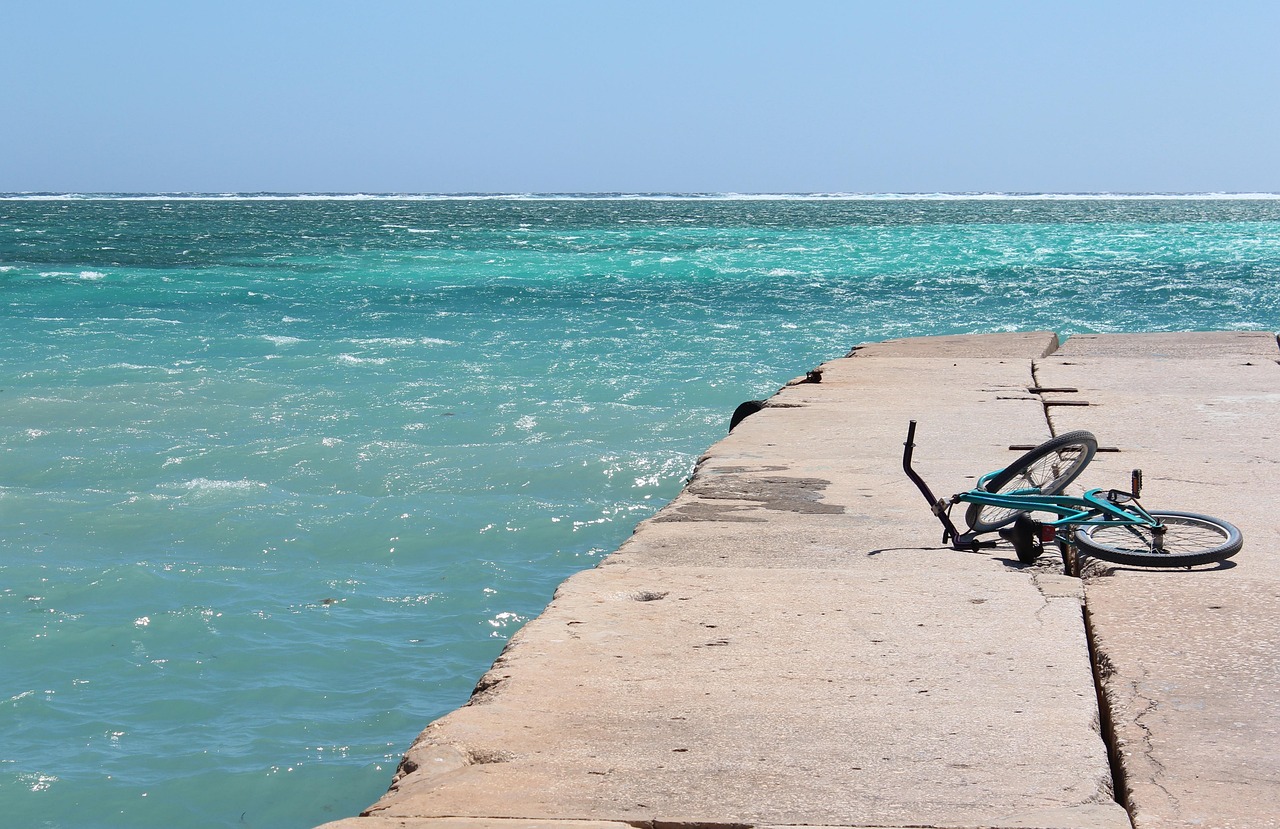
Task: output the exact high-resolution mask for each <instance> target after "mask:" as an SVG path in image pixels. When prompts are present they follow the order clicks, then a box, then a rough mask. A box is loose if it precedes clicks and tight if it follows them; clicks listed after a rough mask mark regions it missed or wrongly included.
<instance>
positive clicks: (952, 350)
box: [849, 331, 1058, 358]
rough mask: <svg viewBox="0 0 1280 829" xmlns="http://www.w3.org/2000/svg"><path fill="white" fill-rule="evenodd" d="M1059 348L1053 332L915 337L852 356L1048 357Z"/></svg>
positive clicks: (857, 348) (856, 350) (869, 346)
mask: <svg viewBox="0 0 1280 829" xmlns="http://www.w3.org/2000/svg"><path fill="white" fill-rule="evenodd" d="M1057 348H1058V335H1057V334H1055V333H1054V332H1052V331H1028V332H1019V333H1008V334H952V335H949V336H943V337H912V338H908V339H901V340H885V341H884V342H878V343H867V344H865V345H859V346H855V347H854V349H853V351H851V352H850V354H849V356H851V357H964V358H983V357H997V358H999V357H1012V358H1023V357H1030V358H1035V357H1045V356H1048V355H1049V354H1052V353H1053V352H1054V351H1055V350H1056V349H1057Z"/></svg>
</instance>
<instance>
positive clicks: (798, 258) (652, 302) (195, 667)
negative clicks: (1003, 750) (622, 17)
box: [0, 198, 1280, 829]
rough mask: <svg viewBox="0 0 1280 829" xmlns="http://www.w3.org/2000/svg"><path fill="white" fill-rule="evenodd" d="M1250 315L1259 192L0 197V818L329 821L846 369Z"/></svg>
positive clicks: (1261, 254)
mask: <svg viewBox="0 0 1280 829" xmlns="http://www.w3.org/2000/svg"><path fill="white" fill-rule="evenodd" d="M1278 327H1280V200H1275V199H1137V198H1127V199H1105V198H1086V199H1034V198H1001V199H972V198H971V199H947V198H933V199H873V198H863V199H812V198H784V199H746V198H737V199H726V198H697V199H672V198H612V199H604V198H577V199H572V198H562V199H552V198H547V199H534V198H509V199H491V198H473V199H465V198H461V199H387V198H361V199H334V198H330V199H325V198H292V199H270V198H257V199H231V198H223V199H206V200H192V199H175V198H143V199H118V198H117V199H104V200H89V199H83V198H58V199H38V198H17V199H8V200H0V683H3V686H2V687H0V703H3V704H2V705H0V814H3V815H5V816H6V817H5V825H9V826H15V827H28V826H30V827H37V826H49V827H55V826H56V827H72V826H75V827H95V826H103V827H108V826H113V827H114V826H120V827H123V826H128V827H143V828H144V829H146V828H148V827H172V826H179V825H180V826H190V827H232V826H236V827H239V826H257V827H308V826H313V825H315V824H318V823H321V822H324V821H326V820H331V819H335V818H338V817H343V816H347V815H351V814H354V813H356V812H357V811H359V810H360V809H361V808H363V807H364V806H366V805H368V804H369V803H371V802H372V801H373V800H375V799H376V798H377V797H378V796H379V795H380V794H381V793H382V792H383V791H384V790H385V789H386V787H387V785H388V783H389V782H390V778H391V774H392V772H393V771H394V769H395V766H396V763H397V762H398V760H399V757H400V755H401V753H402V752H403V751H404V750H405V748H407V746H408V744H409V742H410V741H411V740H412V739H413V737H414V736H415V735H416V734H417V732H418V731H419V730H420V729H421V728H422V727H423V726H424V725H425V724H426V723H427V722H428V721H430V720H431V719H433V718H435V717H437V716H439V715H441V714H443V713H445V712H446V711H448V710H450V709H452V708H454V707H456V706H458V705H460V704H461V703H463V702H464V701H465V700H466V698H467V696H468V694H469V692H470V690H471V687H472V686H473V684H474V682H475V680H476V679H477V678H478V677H479V675H480V674H481V673H482V672H483V671H484V670H485V668H487V666H488V665H489V663H490V662H491V661H492V660H493V658H494V657H495V656H497V654H498V652H499V651H500V649H501V648H502V645H503V643H504V642H505V641H506V639H507V638H508V637H509V636H510V635H511V633H512V632H514V631H515V630H516V629H518V627H519V626H520V625H521V624H522V623H523V622H524V621H526V620H527V619H529V618H531V617H532V616H534V615H536V614H537V613H538V612H539V611H540V610H541V608H542V607H543V606H544V605H545V603H546V602H547V600H548V599H549V598H550V595H551V593H552V591H553V590H554V588H555V585H556V584H558V583H559V582H560V581H561V580H563V579H564V578H565V577H566V576H567V575H569V574H570V573H572V572H574V571H576V570H579V569H582V568H585V567H590V566H592V565H594V564H595V563H596V562H597V561H598V560H599V558H600V557H601V556H603V555H605V554H607V553H608V552H610V551H611V550H613V549H614V548H616V547H617V545H618V544H619V543H620V542H621V541H622V540H623V539H624V538H625V537H626V536H627V535H628V534H629V533H630V532H631V529H632V528H633V526H634V525H635V524H636V523H637V522H638V521H639V520H641V519H643V518H644V517H646V516H648V515H650V514H652V513H653V512H654V511H655V510H657V509H658V508H659V507H660V506H661V505H662V504H663V503H665V502H666V501H667V500H669V499H670V498H671V497H672V496H674V495H675V494H676V492H677V491H678V490H679V488H680V486H681V484H682V480H683V478H684V477H685V476H686V475H687V474H688V473H689V471H690V469H691V468H692V464H693V462H694V460H695V458H696V457H697V456H698V455H699V454H700V453H701V452H702V451H703V450H704V449H705V448H706V447H707V446H708V445H710V444H711V443H712V442H714V441H715V440H717V439H718V438H720V437H721V436H723V435H724V433H725V430H726V428H727V424H728V417H729V414H730V413H731V412H732V410H733V408H734V406H735V405H736V404H737V403H739V402H741V401H743V400H746V399H751V398H758V397H763V396H766V395H768V394H769V393H771V392H772V391H773V390H774V389H776V388H777V387H778V386H779V385H780V384H782V383H784V382H785V381H787V380H788V379H790V378H792V377H794V376H796V375H798V374H802V373H803V372H804V371H805V370H806V369H807V368H810V367H812V366H814V365H816V364H818V363H820V362H822V361H824V360H827V359H830V358H833V357H837V356H840V355H843V354H844V353H846V352H847V351H848V349H849V348H850V347H851V346H852V345H855V344H857V343H860V342H865V341H873V340H879V339H884V338H887V337H901V336H915V335H927V334H944V333H957V332H984V331H1016V330H1031V329H1051V330H1056V331H1059V332H1061V333H1064V334H1070V333H1074V332H1086V331H1089V332H1092V331H1144V330H1181V329H1215V328H1244V329H1253V330H1268V331H1270V330H1275V329H1276V328H1278Z"/></svg>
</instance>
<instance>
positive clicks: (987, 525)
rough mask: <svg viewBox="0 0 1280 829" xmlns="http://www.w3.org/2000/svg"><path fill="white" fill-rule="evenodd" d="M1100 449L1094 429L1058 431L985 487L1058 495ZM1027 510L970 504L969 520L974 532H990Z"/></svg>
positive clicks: (990, 489)
mask: <svg viewBox="0 0 1280 829" xmlns="http://www.w3.org/2000/svg"><path fill="white" fill-rule="evenodd" d="M1097 451H1098V439H1097V438H1095V437H1094V436H1093V434H1092V433H1091V432H1086V431H1084V430H1079V431H1075V432H1067V433H1066V434H1064V435H1058V436H1057V437H1056V438H1050V439H1049V440H1046V441H1045V442H1044V443H1042V444H1040V445H1039V446H1037V447H1036V448H1035V449H1032V450H1031V451H1029V452H1027V453H1026V454H1025V455H1023V456H1022V457H1020V458H1018V459H1017V460H1016V461H1014V462H1013V463H1011V464H1009V465H1008V466H1006V467H1005V468H1004V469H1002V470H1001V471H1000V472H999V474H997V475H995V476H994V477H992V478H991V480H990V481H988V482H987V485H986V487H985V489H986V491H987V492H1014V491H1033V492H1036V493H1038V494H1040V495H1057V494H1058V493H1059V492H1062V490H1064V489H1066V488H1067V485H1068V484H1070V483H1071V482H1072V481H1074V480H1075V479H1076V478H1077V477H1078V476H1079V475H1080V473H1081V472H1083V471H1084V468H1085V467H1086V466H1088V465H1089V462H1090V461H1092V460H1093V456H1094V455H1095V454H1096V453H1097ZM1023 512H1024V511H1023V510H1018V509H1010V508H1008V507H996V506H990V505H984V504H970V505H969V509H968V510H967V511H966V512H965V521H966V522H967V523H968V524H969V529H971V530H973V531H974V532H976V533H989V532H995V531H996V530H998V529H1000V528H1001V527H1003V526H1005V525H1006V524H1009V523H1012V522H1013V520H1014V519H1015V518H1017V517H1018V516H1019V515H1021V514H1022V513H1023Z"/></svg>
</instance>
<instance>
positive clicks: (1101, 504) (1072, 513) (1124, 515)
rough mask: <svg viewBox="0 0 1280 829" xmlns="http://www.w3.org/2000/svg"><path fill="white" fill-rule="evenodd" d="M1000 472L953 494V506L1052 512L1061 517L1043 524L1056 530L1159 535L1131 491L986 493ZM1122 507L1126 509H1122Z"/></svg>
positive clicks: (1151, 520)
mask: <svg viewBox="0 0 1280 829" xmlns="http://www.w3.org/2000/svg"><path fill="white" fill-rule="evenodd" d="M1000 472H1001V470H998V469H997V470H996V471H995V472H992V473H990V474H988V475H984V476H982V478H981V479H980V480H979V481H978V487H977V488H975V489H970V490H968V491H966V492H961V493H958V494H957V495H953V496H952V498H951V501H952V503H960V502H964V503H969V504H982V505H983V506H992V507H1003V508H1005V509H1011V510H1017V511H1020V512H1051V513H1053V514H1055V515H1057V516H1058V518H1057V519H1056V520H1053V521H1042V522H1040V523H1042V524H1044V525H1045V526H1046V527H1053V528H1055V529H1059V528H1071V527H1085V526H1090V525H1095V526H1100V525H1103V524H1106V525H1109V526H1130V527H1147V528H1149V529H1151V530H1152V531H1153V532H1157V533H1158V532H1159V528H1160V526H1161V524H1160V522H1159V521H1157V520H1156V519H1155V518H1152V517H1151V514H1150V513H1148V512H1147V511H1146V510H1145V509H1143V508H1142V505H1140V504H1139V503H1138V502H1137V499H1136V497H1135V496H1134V494H1133V493H1132V492H1122V491H1121V490H1118V489H1110V490H1102V489H1091V490H1089V491H1088V492H1086V493H1085V494H1084V495H1083V496H1080V497H1076V496H1074V495H1041V494H1040V492H1039V490H1034V489H1028V490H1015V491H1013V492H1000V493H997V492H986V491H985V490H983V489H982V487H983V485H984V484H985V483H986V482H987V481H988V480H990V479H991V478H992V477H993V476H995V475H998V474H999V473H1000ZM1100 493H1105V494H1100ZM1121 504H1124V505H1125V506H1123V507H1121V506H1120V505H1121ZM1044 540H1048V539H1044Z"/></svg>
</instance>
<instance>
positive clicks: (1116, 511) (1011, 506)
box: [902, 420, 1244, 567]
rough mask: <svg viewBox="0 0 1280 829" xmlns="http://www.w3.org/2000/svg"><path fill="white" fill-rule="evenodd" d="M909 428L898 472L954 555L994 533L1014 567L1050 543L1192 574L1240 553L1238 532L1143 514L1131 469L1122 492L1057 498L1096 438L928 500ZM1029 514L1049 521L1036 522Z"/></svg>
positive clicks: (1079, 435) (1199, 519) (1037, 451)
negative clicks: (961, 507)
mask: <svg viewBox="0 0 1280 829" xmlns="http://www.w3.org/2000/svg"><path fill="white" fill-rule="evenodd" d="M915 434H916V422H915V421H914V420H913V421H911V422H910V424H909V425H908V427H907V440H906V443H905V444H904V446H905V448H904V449H903V452H902V468H903V469H904V470H905V471H906V473H907V476H908V477H909V478H911V480H912V482H913V483H915V485H916V486H917V487H918V488H919V489H920V492H921V494H923V495H924V497H925V500H926V501H928V502H929V507H930V509H931V510H932V512H933V514H934V515H935V516H937V518H938V520H939V521H941V522H942V526H943V532H942V543H943V544H947V543H950V544H951V547H952V548H953V549H956V550H978V549H981V548H983V547H994V546H995V545H996V544H997V543H998V542H996V541H995V540H985V539H981V538H980V536H982V535H986V534H988V533H999V534H1000V535H1001V537H1003V538H1004V539H1005V540H1007V541H1009V542H1010V543H1012V544H1013V548H1014V551H1015V552H1016V553H1017V555H1018V560H1019V561H1022V562H1023V563H1026V564H1030V563H1033V562H1034V561H1036V559H1038V558H1039V557H1040V555H1041V554H1042V553H1043V551H1044V545H1045V544H1046V543H1050V542H1053V543H1056V544H1057V545H1058V546H1059V547H1060V548H1062V550H1063V552H1064V559H1065V558H1066V553H1067V552H1068V551H1070V550H1078V551H1080V552H1084V553H1086V554H1087V555H1090V556H1093V557H1094V558H1099V559H1102V560H1104V561H1110V562H1112V563H1115V564H1125V565H1133V566H1137V567H1195V566H1197V565H1201V564H1212V563H1216V562H1220V561H1225V560H1226V559H1228V558H1231V557H1232V556H1234V555H1235V554H1236V553H1238V552H1240V549H1241V547H1243V546H1244V539H1243V537H1242V536H1241V534H1240V530H1239V529H1237V528H1236V527H1235V526H1233V525H1232V524H1229V523H1227V522H1226V521H1223V520H1221V519H1218V518H1212V517H1210V516H1207V515H1200V514H1199V513H1194V512H1178V511H1173V510H1151V511H1147V510H1146V509H1144V508H1143V507H1142V505H1141V504H1140V503H1139V501H1138V497H1139V495H1140V494H1141V490H1142V470H1140V469H1135V470H1133V475H1132V478H1131V481H1130V488H1129V491H1127V492H1126V491H1124V490H1119V489H1109V490H1102V489H1090V490H1088V491H1086V492H1085V493H1084V495H1083V496H1079V497H1077V496H1071V495H1062V494H1060V493H1061V492H1062V491H1063V490H1065V489H1066V488H1067V486H1068V485H1069V484H1070V483H1071V482H1072V481H1074V480H1075V479H1076V478H1077V477H1079V475H1080V473H1081V472H1083V471H1084V468H1085V467H1086V466H1088V465H1089V462H1090V461H1092V460H1093V457H1094V454H1095V453H1096V452H1097V451H1098V441H1097V439H1096V438H1095V437H1094V436H1093V435H1092V434H1090V433H1089V432H1085V431H1076V432H1068V433H1066V434H1063V435H1059V436H1058V437H1055V438H1052V439H1050V440H1048V441H1045V442H1044V443H1042V444H1040V445H1039V446H1037V447H1035V448H1034V449H1032V450H1030V451H1029V452H1027V453H1026V454H1024V455H1022V456H1021V457H1020V458H1018V459H1017V460H1016V461H1014V462H1013V463H1011V464H1009V465H1008V466H1007V467H1005V468H1004V469H997V470H995V471H994V472H989V473H987V474H986V475H983V476H982V477H981V478H979V479H978V484H977V486H975V487H974V488H973V489H969V490H966V491H964V492H959V493H956V494H955V495H953V496H951V498H950V499H947V500H941V499H938V498H936V497H935V496H934V494H933V491H932V490H930V489H929V485H928V484H926V483H925V482H924V479H923V478H921V477H920V475H919V473H917V472H916V471H915V470H914V469H912V467H911V459H912V455H913V454H914V452H915ZM962 503H963V504H968V505H969V506H968V508H967V509H966V511H965V523H966V524H967V526H968V532H960V530H959V529H958V528H957V527H956V525H955V523H953V522H952V520H951V510H952V508H953V507H954V506H955V505H957V504H962ZM1032 513H1051V514H1053V515H1055V516H1056V518H1052V519H1046V520H1037V519H1035V518H1033V517H1032V516H1031V514H1032Z"/></svg>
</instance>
